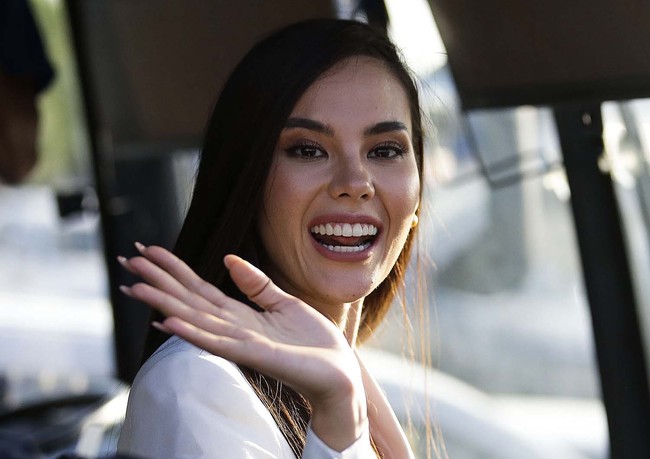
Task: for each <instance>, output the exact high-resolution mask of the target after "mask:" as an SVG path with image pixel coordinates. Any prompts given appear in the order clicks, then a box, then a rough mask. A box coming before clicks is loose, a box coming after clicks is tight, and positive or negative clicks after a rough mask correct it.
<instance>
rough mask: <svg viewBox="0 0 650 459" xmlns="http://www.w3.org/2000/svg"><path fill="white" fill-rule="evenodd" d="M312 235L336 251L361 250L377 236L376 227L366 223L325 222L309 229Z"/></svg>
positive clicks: (327, 247) (317, 240) (326, 246)
mask: <svg viewBox="0 0 650 459" xmlns="http://www.w3.org/2000/svg"><path fill="white" fill-rule="evenodd" d="M309 231H310V233H311V235H312V237H313V238H314V239H315V240H316V242H318V243H319V244H320V245H322V246H323V247H325V248H326V249H327V250H330V251H332V252H338V253H346V252H361V251H363V250H366V249H367V248H368V247H370V246H371V245H372V243H373V241H374V240H375V238H376V237H377V233H378V230H377V227H376V226H375V225H371V224H368V223H326V224H323V225H315V226H312V227H311V228H310V229H309Z"/></svg>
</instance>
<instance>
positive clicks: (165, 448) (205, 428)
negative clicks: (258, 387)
mask: <svg viewBox="0 0 650 459" xmlns="http://www.w3.org/2000/svg"><path fill="white" fill-rule="evenodd" d="M285 445H286V446H285ZM247 448H253V449H255V450H256V451H257V450H259V452H260V454H259V457H267V456H265V455H263V454H261V452H263V451H268V452H269V456H268V457H283V451H284V450H285V449H286V448H288V444H286V441H285V440H284V437H283V436H282V434H281V433H280V430H279V429H278V427H277V425H276V424H275V421H274V420H273V417H272V416H271V414H270V413H269V411H268V410H267V409H266V407H265V406H264V404H263V403H262V402H261V400H260V399H259V398H258V397H257V396H256V394H255V392H254V390H253V389H252V387H251V386H250V384H249V383H248V381H247V380H246V378H245V376H244V375H243V374H242V372H241V371H240V370H239V368H238V367H237V366H236V365H235V364H233V363H232V362H230V361H228V360H225V359H222V358H220V357H217V356H215V355H212V354H210V353H208V352H205V351H203V350H201V349H198V348H196V347H195V346H193V345H192V344H190V343H187V342H186V341H183V340H181V339H179V338H176V337H172V338H170V339H169V340H168V341H167V342H166V343H165V344H163V346H161V347H160V349H158V351H156V353H154V354H153V355H152V357H151V358H150V359H149V360H148V361H147V362H146V363H145V364H144V365H143V367H142V369H141V370H140V372H139V373H138V375H137V377H136V379H135V381H134V382H133V386H132V388H131V393H130V395H129V403H128V407H127V414H126V419H125V422H124V426H123V431H122V434H121V436H120V450H121V451H123V452H130V453H132V454H135V453H138V454H140V455H142V456H144V457H196V458H198V457H206V458H208V457H225V456H223V455H221V454H225V453H227V454H232V455H231V456H230V457H233V458H234V457H247V456H242V454H245V451H246V449H247ZM289 451H290V449H289ZM235 452H236V453H235ZM161 454H162V455H161ZM286 457H292V455H289V456H286Z"/></svg>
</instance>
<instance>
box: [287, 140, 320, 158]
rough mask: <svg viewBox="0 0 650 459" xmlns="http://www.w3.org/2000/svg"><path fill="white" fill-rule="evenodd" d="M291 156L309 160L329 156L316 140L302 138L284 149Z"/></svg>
mask: <svg viewBox="0 0 650 459" xmlns="http://www.w3.org/2000/svg"><path fill="white" fill-rule="evenodd" d="M284 151H285V152H286V153H287V154H288V155H289V156H291V157H294V158H300V159H304V160H307V161H310V160H314V159H318V158H324V157H327V152H325V149H324V148H323V147H321V146H320V145H319V144H317V143H316V142H311V141H309V140H300V141H298V142H296V143H294V144H292V145H291V146H290V147H288V148H285V150H284Z"/></svg>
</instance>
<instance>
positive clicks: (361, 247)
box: [322, 242, 370, 253]
mask: <svg viewBox="0 0 650 459" xmlns="http://www.w3.org/2000/svg"><path fill="white" fill-rule="evenodd" d="M322 245H323V247H325V248H326V249H327V250H331V251H332V252H343V253H347V252H361V251H362V250H366V249H367V248H368V247H370V242H366V243H365V244H362V245H351V246H349V245H325V244H322Z"/></svg>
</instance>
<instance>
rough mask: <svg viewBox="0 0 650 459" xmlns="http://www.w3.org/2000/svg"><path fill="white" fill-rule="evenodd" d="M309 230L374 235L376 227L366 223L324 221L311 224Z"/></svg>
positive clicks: (322, 232) (350, 234)
mask: <svg viewBox="0 0 650 459" xmlns="http://www.w3.org/2000/svg"><path fill="white" fill-rule="evenodd" d="M311 232H312V233H314V234H322V235H327V236H343V237H359V236H374V235H376V234H377V227H376V226H375V225H369V224H366V223H354V224H351V223H326V224H324V225H316V226H313V227H312V228H311Z"/></svg>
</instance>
